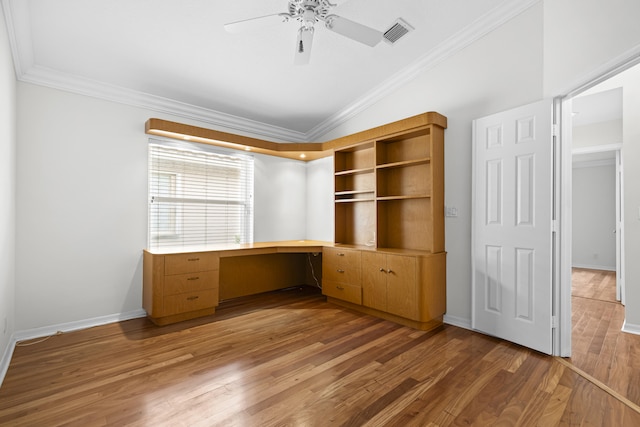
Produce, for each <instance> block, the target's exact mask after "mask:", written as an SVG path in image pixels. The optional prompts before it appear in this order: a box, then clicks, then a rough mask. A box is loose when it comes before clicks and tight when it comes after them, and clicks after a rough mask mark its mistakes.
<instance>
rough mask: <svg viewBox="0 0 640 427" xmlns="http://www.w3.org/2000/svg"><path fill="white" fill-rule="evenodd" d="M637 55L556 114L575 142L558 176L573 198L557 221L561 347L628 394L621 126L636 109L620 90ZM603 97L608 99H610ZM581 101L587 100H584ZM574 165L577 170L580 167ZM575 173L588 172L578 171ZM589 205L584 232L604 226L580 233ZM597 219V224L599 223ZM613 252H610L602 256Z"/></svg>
mask: <svg viewBox="0 0 640 427" xmlns="http://www.w3.org/2000/svg"><path fill="white" fill-rule="evenodd" d="M637 63H638V61H637V60H636V61H635V63H631V62H630V63H628V64H626V65H624V66H621V67H619V68H618V69H617V70H615V71H612V72H611V73H609V75H608V76H606V78H605V77H603V78H601V79H599V81H597V82H593V83H592V84H590V85H585V86H584V87H583V88H581V89H580V90H576V91H574V92H573V93H571V94H570V96H568V97H566V98H565V99H564V100H563V102H562V121H561V123H562V125H563V128H562V131H563V133H562V137H563V142H566V141H571V142H572V143H575V142H578V144H572V146H571V147H566V146H564V147H563V151H562V153H563V160H562V167H563V173H562V177H563V180H565V179H566V180H567V181H568V184H567V183H566V182H565V183H564V184H563V185H562V189H563V190H565V192H564V193H563V194H565V195H568V196H569V197H564V200H566V201H568V200H571V201H572V202H573V203H572V206H571V207H570V208H569V209H568V211H569V213H568V215H567V217H568V218H565V219H564V222H563V223H562V230H563V233H565V235H570V236H571V238H570V239H569V240H570V241H571V244H570V245H569V248H568V249H567V248H565V252H564V254H565V258H564V262H562V263H561V270H562V272H561V274H562V286H561V290H560V291H561V300H562V298H565V300H564V302H562V305H561V309H562V310H563V311H564V310H567V311H568V312H569V313H571V314H572V316H571V323H570V325H569V328H570V330H571V332H572V336H571V339H570V340H569V341H570V345H569V347H568V348H569V351H568V354H567V351H566V349H567V347H563V348H564V349H565V351H564V352H563V353H564V354H562V355H563V356H571V359H570V362H571V364H572V365H574V366H575V367H576V368H578V369H580V370H582V371H583V372H585V373H587V374H588V375H590V376H591V377H593V378H595V380H597V381H599V382H600V383H602V384H603V385H604V386H606V387H609V388H611V389H612V390H614V391H615V392H616V393H619V394H620V395H622V396H626V397H631V396H630V395H629V388H628V387H627V386H628V378H630V377H632V375H633V372H632V370H631V368H629V366H630V365H631V364H630V363H629V361H630V360H632V359H633V357H632V356H631V355H630V354H629V351H628V349H629V348H632V347H633V346H634V345H637V342H638V340H639V339H640V338H639V337H638V336H636V335H631V334H627V333H625V332H623V331H622V330H623V324H624V321H625V307H624V305H623V304H624V302H625V282H624V278H625V276H624V267H625V266H624V259H625V257H624V206H623V197H622V195H623V194H624V174H623V166H624V165H623V160H624V151H625V147H624V143H628V141H625V130H624V128H625V119H626V120H631V115H632V114H636V115H637V111H634V112H632V111H624V107H623V106H624V105H627V103H626V101H625V99H626V98H625V95H626V96H629V95H628V93H627V92H625V79H629V78H630V77H633V76H635V78H636V79H637V76H638V73H640V65H637ZM627 81H628V80H627ZM585 88H586V89H585ZM634 93H635V92H634ZM607 97H608V98H609V101H611V100H613V102H609V101H607ZM589 98H591V99H589ZM582 101H584V102H585V103H584V104H581V102H582ZM588 101H593V102H592V105H591V106H590V108H592V109H594V111H595V112H596V113H597V114H598V115H599V116H600V117H599V118H598V120H595V121H588V120H585V119H587V117H586V116H588V115H589V114H590V112H589V111H588V109H587V106H588ZM611 105H613V106H614V107H611ZM607 110H609V111H607ZM627 110H629V109H628V108H627ZM576 113H577V114H576ZM572 122H573V123H572ZM581 122H583V123H581ZM627 123H628V122H627ZM581 126H582V128H581ZM566 128H569V129H568V130H567V129H566ZM567 135H568V137H567ZM581 139H582V141H580V140H581ZM567 159H568V161H567ZM576 165H578V168H576V167H575V166H576ZM576 170H579V172H578V173H577V174H576ZM580 174H581V175H585V176H586V177H584V176H583V177H579V176H578V175H580ZM581 179H582V180H583V182H580V180H581ZM604 181H606V184H605V183H604ZM607 188H608V189H609V190H607ZM580 191H582V192H586V193H591V194H587V195H586V196H585V200H583V201H581V202H579V204H578V203H575V201H574V196H576V195H577V193H579V192H580ZM611 192H613V194H611ZM603 193H604V195H603ZM607 193H608V194H607ZM589 196H590V198H589ZM603 212H604V213H603ZM592 213H595V214H596V215H595V216H596V218H599V220H596V222H597V223H596V225H593V223H592V224H591V225H590V226H589V225H586V226H584V228H586V230H587V231H586V232H587V233H588V232H592V234H594V235H595V234H598V233H601V234H598V236H599V237H598V238H594V237H595V236H587V238H584V239H581V236H580V231H579V229H578V228H579V227H577V224H576V222H577V221H579V220H580V219H582V218H581V215H583V216H587V214H592ZM598 222H599V223H598ZM599 226H602V230H596V228H597V227H599ZM583 232H584V231H583ZM589 238H592V239H589ZM605 240H606V241H607V242H606V245H605V242H604V241H605ZM598 243H601V244H598ZM605 246H607V247H608V249H607V248H605ZM612 248H613V249H612ZM605 252H606V254H605ZM612 252H613V253H615V257H614V258H613V259H612V258H611V257H609V258H607V254H608V255H609V256H610V255H611V254H612ZM567 254H568V255H567ZM572 267H578V270H573V273H574V274H573V278H572ZM567 278H568V280H567ZM572 279H573V280H572ZM572 282H574V283H573V284H574V296H572V292H571V291H572V289H570V288H571V286H567V285H568V284H570V283H572ZM575 282H580V283H579V285H580V286H582V288H581V289H580V290H579V291H578V292H575V285H578V283H575ZM614 286H615V288H614ZM614 289H615V290H614ZM576 294H578V295H576ZM567 296H568V298H567ZM567 301H569V302H568V303H567ZM565 326H566V325H565ZM563 327H564V326H563ZM562 331H565V332H566V329H563V330H561V332H562ZM625 381H626V382H625ZM632 394H633V393H632ZM633 400H636V399H633ZM635 403H639V402H637V401H636V402H635Z"/></svg>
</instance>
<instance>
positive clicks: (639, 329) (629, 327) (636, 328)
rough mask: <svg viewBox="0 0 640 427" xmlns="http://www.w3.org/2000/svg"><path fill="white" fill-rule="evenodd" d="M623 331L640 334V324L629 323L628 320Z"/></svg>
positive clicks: (623, 325) (623, 326)
mask: <svg viewBox="0 0 640 427" xmlns="http://www.w3.org/2000/svg"><path fill="white" fill-rule="evenodd" d="M622 332H627V333H629V334H635V335H640V325H634V324H632V323H628V322H627V321H626V320H625V321H624V323H623V324H622Z"/></svg>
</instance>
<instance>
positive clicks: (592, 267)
mask: <svg viewBox="0 0 640 427" xmlns="http://www.w3.org/2000/svg"><path fill="white" fill-rule="evenodd" d="M571 267H573V268H586V269H587V270H603V271H616V268H615V267H609V266H606V265H590V264H573V265H572V266H571Z"/></svg>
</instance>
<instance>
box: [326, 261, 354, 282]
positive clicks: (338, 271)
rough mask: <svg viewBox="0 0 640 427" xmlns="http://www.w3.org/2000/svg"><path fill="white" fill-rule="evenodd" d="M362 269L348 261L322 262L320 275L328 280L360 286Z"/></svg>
mask: <svg viewBox="0 0 640 427" xmlns="http://www.w3.org/2000/svg"><path fill="white" fill-rule="evenodd" d="M361 273H362V269H361V268H360V265H359V264H358V265H353V264H348V263H338V262H336V263H323V265H322V277H323V280H327V281H330V282H338V283H345V284H349V285H353V286H358V287H360V276H361Z"/></svg>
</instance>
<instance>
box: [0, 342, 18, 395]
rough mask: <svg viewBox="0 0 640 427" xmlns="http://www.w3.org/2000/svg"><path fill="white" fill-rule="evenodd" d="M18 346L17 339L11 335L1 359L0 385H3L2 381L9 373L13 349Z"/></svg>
mask: <svg viewBox="0 0 640 427" xmlns="http://www.w3.org/2000/svg"><path fill="white" fill-rule="evenodd" d="M15 348H16V340H15V338H14V337H13V335H11V338H10V339H9V345H8V346H7V348H6V349H5V351H4V354H3V355H2V359H0V387H2V382H3V381H4V377H5V375H7V370H8V369H9V363H11V356H13V350H14V349H15Z"/></svg>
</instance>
